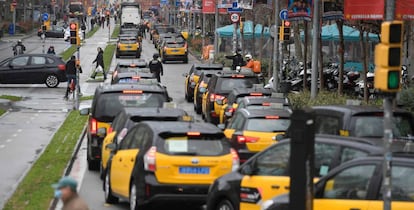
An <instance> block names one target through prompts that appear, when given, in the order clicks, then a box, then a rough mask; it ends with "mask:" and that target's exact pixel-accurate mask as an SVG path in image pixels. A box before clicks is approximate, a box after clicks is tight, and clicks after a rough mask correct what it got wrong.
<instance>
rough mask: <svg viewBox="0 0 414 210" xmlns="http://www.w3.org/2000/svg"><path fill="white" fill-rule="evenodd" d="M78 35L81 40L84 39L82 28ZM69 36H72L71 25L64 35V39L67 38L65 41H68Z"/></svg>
mask: <svg viewBox="0 0 414 210" xmlns="http://www.w3.org/2000/svg"><path fill="white" fill-rule="evenodd" d="M78 36H79V37H80V40H81V41H82V40H83V34H82V31H81V30H79V31H78ZM69 38H70V29H69V27H67V28H66V29H65V34H64V35H63V39H64V40H65V42H68V41H69Z"/></svg>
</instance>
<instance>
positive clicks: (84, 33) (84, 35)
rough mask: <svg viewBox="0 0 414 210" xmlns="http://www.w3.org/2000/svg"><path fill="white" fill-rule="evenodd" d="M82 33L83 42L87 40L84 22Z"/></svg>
mask: <svg viewBox="0 0 414 210" xmlns="http://www.w3.org/2000/svg"><path fill="white" fill-rule="evenodd" d="M81 31H82V36H83V40H85V39H86V25H85V22H83V23H82V25H81Z"/></svg>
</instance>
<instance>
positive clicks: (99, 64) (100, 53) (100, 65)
mask: <svg viewBox="0 0 414 210" xmlns="http://www.w3.org/2000/svg"><path fill="white" fill-rule="evenodd" d="M92 63H96V69H95V71H94V72H93V73H92V75H91V78H92V79H95V77H96V73H97V72H96V70H97V69H98V68H100V69H102V74H103V76H104V80H106V73H105V66H104V60H103V50H102V48H100V47H98V55H96V58H95V60H94V61H93V62H92Z"/></svg>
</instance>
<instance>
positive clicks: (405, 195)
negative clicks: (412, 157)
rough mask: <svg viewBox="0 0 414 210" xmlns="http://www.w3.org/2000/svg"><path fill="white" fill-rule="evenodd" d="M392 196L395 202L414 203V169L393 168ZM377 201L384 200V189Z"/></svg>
mask: <svg viewBox="0 0 414 210" xmlns="http://www.w3.org/2000/svg"><path fill="white" fill-rule="evenodd" d="M391 195H392V200H393V201H414V167H409V166H393V168H392V191H391ZM377 199H378V200H381V199H382V188H381V190H380V192H379V195H378V198H377Z"/></svg>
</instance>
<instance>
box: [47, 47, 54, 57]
mask: <svg viewBox="0 0 414 210" xmlns="http://www.w3.org/2000/svg"><path fill="white" fill-rule="evenodd" d="M47 54H52V55H56V52H55V47H53V46H50V47H49V49H47Z"/></svg>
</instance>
